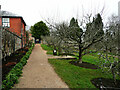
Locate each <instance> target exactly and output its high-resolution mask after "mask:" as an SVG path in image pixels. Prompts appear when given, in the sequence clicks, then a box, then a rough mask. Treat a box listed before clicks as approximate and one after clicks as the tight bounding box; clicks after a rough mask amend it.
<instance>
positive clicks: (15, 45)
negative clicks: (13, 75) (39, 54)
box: [0, 27, 22, 59]
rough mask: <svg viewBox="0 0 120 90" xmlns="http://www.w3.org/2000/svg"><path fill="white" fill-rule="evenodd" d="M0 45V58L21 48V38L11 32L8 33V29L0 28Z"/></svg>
mask: <svg viewBox="0 0 120 90" xmlns="http://www.w3.org/2000/svg"><path fill="white" fill-rule="evenodd" d="M0 32H1V34H0V36H1V45H2V47H1V48H2V54H1V56H2V58H4V59H5V57H6V56H10V55H11V53H13V52H15V51H16V50H17V49H19V48H21V42H22V38H21V37H19V36H18V35H16V34H15V33H13V32H10V31H9V28H3V27H2V28H1V31H0Z"/></svg>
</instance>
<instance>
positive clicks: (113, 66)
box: [99, 15, 120, 85]
mask: <svg viewBox="0 0 120 90" xmlns="http://www.w3.org/2000/svg"><path fill="white" fill-rule="evenodd" d="M119 26H120V24H119V23H118V19H117V17H116V16H114V15H112V17H111V18H109V23H108V26H107V28H106V32H105V35H104V39H103V40H102V44H101V45H102V48H101V53H100V58H99V61H100V62H99V67H100V68H101V69H102V70H103V72H106V73H111V74H112V75H113V80H114V83H115V85H116V78H117V76H119V77H120V58H119V57H120V53H119V51H120V48H119V43H120V40H119V37H120V31H119V30H120V28H119Z"/></svg>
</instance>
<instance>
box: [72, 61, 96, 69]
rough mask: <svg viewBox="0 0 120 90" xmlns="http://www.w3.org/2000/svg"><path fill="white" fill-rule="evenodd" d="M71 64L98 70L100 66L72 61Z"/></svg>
mask: <svg viewBox="0 0 120 90" xmlns="http://www.w3.org/2000/svg"><path fill="white" fill-rule="evenodd" d="M70 63H71V64H73V65H76V66H79V67H83V68H88V69H98V66H96V65H94V64H91V63H87V62H82V63H78V61H70Z"/></svg>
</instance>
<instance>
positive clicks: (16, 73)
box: [2, 43, 34, 90]
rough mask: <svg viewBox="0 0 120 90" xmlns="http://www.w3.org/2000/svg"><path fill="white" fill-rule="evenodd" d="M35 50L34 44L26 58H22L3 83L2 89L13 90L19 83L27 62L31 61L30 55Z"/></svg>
mask: <svg viewBox="0 0 120 90" xmlns="http://www.w3.org/2000/svg"><path fill="white" fill-rule="evenodd" d="M33 48H34V43H33V44H32V46H31V47H30V48H29V50H28V52H27V53H26V54H25V56H23V57H22V59H21V60H20V62H19V63H17V64H16V65H15V66H14V67H13V68H12V70H11V71H10V72H9V73H8V75H7V76H6V79H5V80H4V81H3V82H2V89H3V90H9V89H11V88H12V87H13V86H14V84H15V83H18V79H19V77H20V76H21V74H22V69H23V66H24V65H26V63H27V60H28V59H29V56H30V54H31V53H32V49H33Z"/></svg>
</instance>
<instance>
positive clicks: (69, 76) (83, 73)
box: [41, 44, 117, 89]
mask: <svg viewBox="0 0 120 90" xmlns="http://www.w3.org/2000/svg"><path fill="white" fill-rule="evenodd" d="M41 47H42V48H43V49H44V50H47V54H52V55H53V48H52V47H49V46H47V45H44V44H41ZM75 55H76V56H74V57H76V58H77V59H78V57H77V56H78V54H77V53H75ZM77 59H76V60H77ZM116 59H117V58H116ZM82 60H83V62H88V63H91V64H95V65H97V64H99V58H98V52H97V53H91V54H87V55H84V56H83V57H82ZM48 61H49V63H50V64H52V66H53V67H54V69H55V71H56V73H57V74H58V75H59V76H60V77H61V79H62V80H63V81H64V82H65V83H66V84H67V85H68V86H69V88H91V89H92V88H96V87H95V86H94V85H93V84H92V83H91V80H92V79H94V78H111V79H112V75H110V74H105V73H102V71H101V70H100V69H87V68H83V67H78V66H75V65H72V64H70V63H69V62H70V61H73V60H65V59H64V60H57V59H49V60H48Z"/></svg>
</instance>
